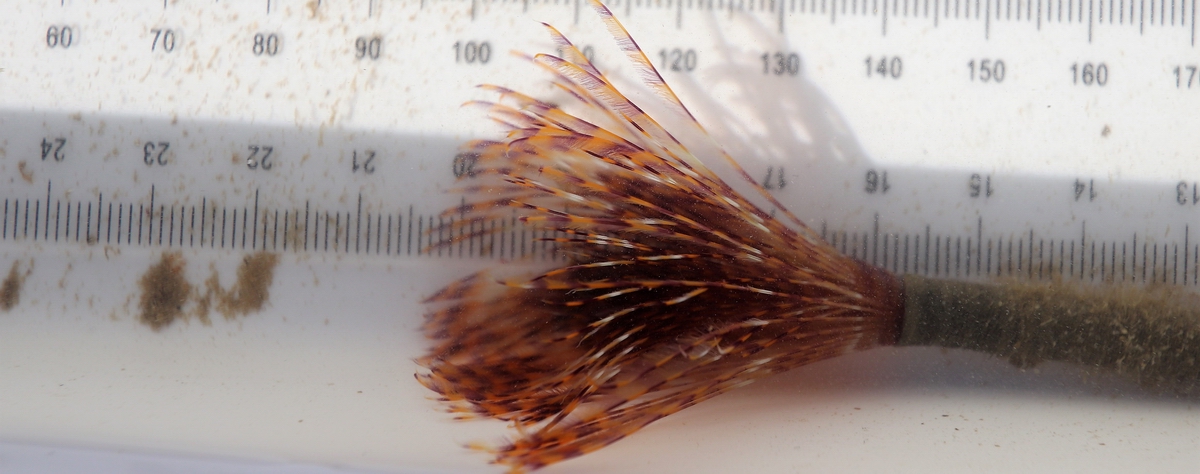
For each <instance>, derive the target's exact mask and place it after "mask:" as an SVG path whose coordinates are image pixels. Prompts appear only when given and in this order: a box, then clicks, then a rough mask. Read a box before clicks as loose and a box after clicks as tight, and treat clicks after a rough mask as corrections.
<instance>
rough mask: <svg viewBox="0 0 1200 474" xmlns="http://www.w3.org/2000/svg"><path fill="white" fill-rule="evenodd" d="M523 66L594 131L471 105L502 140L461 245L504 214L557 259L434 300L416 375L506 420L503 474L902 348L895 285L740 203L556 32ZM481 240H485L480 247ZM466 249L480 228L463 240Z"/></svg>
mask: <svg viewBox="0 0 1200 474" xmlns="http://www.w3.org/2000/svg"><path fill="white" fill-rule="evenodd" d="M594 5H595V8H596V10H597V11H598V12H599V15H600V17H601V18H602V19H603V21H604V23H605V24H606V25H607V27H608V29H609V31H610V33H612V35H613V36H614V37H615V38H616V42H617V44H618V46H619V47H620V48H621V49H622V51H623V52H624V53H625V55H626V57H627V58H628V60H630V61H631V62H632V63H633V65H634V67H635V70H637V71H638V73H639V74H640V76H641V79H642V82H643V83H644V84H645V85H646V86H647V87H649V88H650V89H651V90H652V91H654V92H655V93H656V95H657V96H658V97H659V98H660V99H661V100H662V101H664V104H665V105H666V108H667V109H668V110H669V111H671V113H677V114H678V115H680V117H682V118H683V119H684V121H685V122H687V124H688V126H691V127H695V129H694V130H690V132H700V133H703V128H701V127H700V125H699V124H698V123H697V122H696V121H695V119H694V118H692V117H691V114H690V113H689V112H688V111H687V108H686V107H684V105H683V104H682V103H681V102H680V101H679V99H678V98H677V97H676V96H675V94H674V93H673V92H672V91H671V89H670V88H669V87H668V86H667V85H666V83H665V81H664V80H663V79H662V77H661V76H660V75H659V74H658V72H657V71H656V70H655V69H654V67H653V66H652V65H651V64H650V62H649V60H648V59H647V58H646V56H645V55H644V54H643V53H642V51H641V50H640V49H639V48H638V46H637V44H636V43H635V42H634V40H633V38H632V37H630V35H629V34H628V33H627V32H626V31H625V29H624V28H623V27H622V26H621V24H620V23H618V22H617V20H616V19H615V18H614V17H613V15H612V14H611V13H610V12H609V11H608V10H607V9H606V8H605V7H604V6H603V5H601V4H599V3H598V2H594ZM547 29H548V31H549V33H550V35H551V37H552V38H553V39H554V41H555V43H556V44H557V46H559V51H560V55H561V56H553V55H548V54H539V55H536V56H533V57H530V58H529V59H530V61H532V62H533V63H534V64H536V65H538V66H540V67H542V68H543V69H545V70H546V71H548V72H549V73H550V75H551V76H552V78H553V79H552V80H553V83H554V85H556V86H557V87H558V88H559V89H561V90H563V91H566V92H567V93H569V95H570V96H571V97H572V98H573V99H574V100H575V101H577V102H578V103H577V104H575V105H576V106H578V107H580V108H582V109H583V110H585V111H586V112H587V114H586V116H587V117H589V118H592V121H586V120H584V119H583V118H580V117H581V116H582V115H585V114H571V113H568V112H566V111H565V110H564V109H563V108H560V107H559V106H557V105H554V104H550V103H546V102H543V101H540V100H538V99H535V98H533V97H530V96H527V95H524V94H521V93H519V92H516V91H513V90H509V89H506V88H504V87H499V86H483V87H484V88H485V89H487V90H490V91H493V92H495V93H497V94H498V95H499V97H500V99H499V100H498V101H496V102H476V103H474V104H475V105H479V106H481V107H484V108H485V109H486V110H487V113H488V116H489V117H491V118H492V119H493V120H495V121H497V122H499V123H501V124H503V125H504V126H505V127H506V128H507V130H508V132H507V135H505V136H504V137H503V138H502V139H499V140H480V141H474V142H471V143H468V144H467V145H465V147H466V152H467V153H470V154H472V155H473V156H474V157H476V158H477V161H476V170H477V171H478V172H477V173H476V174H475V176H474V177H473V178H472V179H471V181H469V182H466V183H465V187H464V190H465V191H464V192H465V193H466V195H467V202H466V203H465V204H464V205H463V206H461V207H458V208H455V209H453V210H451V211H447V212H449V213H453V214H454V215H457V216H461V219H459V220H458V221H457V222H456V223H455V224H454V225H455V226H460V229H483V228H484V226H482V225H478V224H480V223H482V222H486V221H489V220H492V219H499V218H505V219H507V218H509V217H511V216H512V215H513V214H514V213H515V214H516V215H517V216H519V219H520V220H521V221H522V222H524V223H525V224H526V225H529V226H533V227H534V228H537V229H543V230H548V231H552V232H553V233H554V235H556V237H554V238H552V239H550V240H552V241H553V243H554V245H555V246H556V248H557V252H559V255H560V256H562V257H564V258H562V259H561V260H564V261H565V263H564V264H562V265H561V266H559V267H557V268H553V269H550V270H547V271H544V272H541V273H537V274H533V275H524V276H518V277H513V276H507V275H506V276H500V275H492V274H490V273H479V274H474V275H471V276H468V277H466V278H463V279H461V280H459V281H457V282H455V283H453V284H451V285H449V286H447V287H445V288H444V289H442V290H441V291H440V292H438V293H436V294H434V295H432V296H431V297H430V298H429V299H428V300H427V303H428V304H429V307H430V312H429V314H428V315H427V320H426V323H425V327H424V330H425V332H426V335H427V336H428V337H429V339H430V340H431V341H432V347H431V348H430V350H429V352H428V354H427V355H426V356H425V357H423V358H421V359H420V360H419V361H418V362H419V363H420V364H421V366H422V367H424V370H423V371H422V372H421V373H419V374H418V375H417V379H418V380H419V381H420V382H421V383H422V384H424V385H425V386H426V387H428V388H429V389H430V390H433V391H434V392H437V393H438V394H439V396H440V399H441V400H443V401H444V402H445V403H446V404H447V406H448V407H449V410H450V411H451V412H454V413H457V414H460V415H461V416H462V417H466V418H470V417H482V418H492V419H499V420H505V421H509V422H511V423H512V424H513V425H514V426H515V428H516V433H517V434H516V436H515V437H514V438H513V439H511V440H510V441H509V442H508V443H506V444H503V445H501V446H495V447H489V448H485V449H487V450H489V451H490V452H492V453H493V454H494V455H495V462H496V463H499V464H504V465H508V466H510V467H512V468H513V469H514V470H523V469H536V468H539V467H542V466H546V465H548V464H551V463H554V462H558V461H561V460H564V459H568V458H571V457H575V456H578V455H581V454H583V453H587V452H589V451H593V450H596V449H599V448H601V447H603V446H606V445H608V444H610V443H612V442H615V441H617V440H619V439H621V438H623V437H625V436H627V435H629V434H630V433H633V432H635V431H637V430H638V429H640V428H642V427H644V426H646V425H647V424H649V423H651V422H653V421H655V420H657V419H659V418H662V417H664V416H667V415H670V414H672V413H675V412H678V411H679V410H682V409H684V408H687V407H689V406H691V405H693V404H696V403H698V402H701V401H704V400H707V399H709V398H712V397H714V396H716V395H719V394H721V393H724V392H726V391H729V390H732V389H734V388H737V387H741V386H744V385H746V384H748V383H751V382H753V381H754V380H756V379H758V378H761V377H764V376H767V375H770V374H772V373H776V372H781V371H786V370H788V369H791V368H794V367H797V366H800V365H804V364H807V363H811V362H814V361H817V360H821V359H825V358H829V357H834V356H837V355H840V354H843V353H845V352H847V351H851V350H857V349H863V348H868V347H873V346H876V345H880V344H891V343H894V342H895V340H896V338H897V337H898V335H899V320H900V315H899V314H897V308H899V307H902V305H901V304H898V303H897V302H896V301H895V299H896V298H899V296H898V295H897V294H894V292H892V289H894V288H896V287H897V286H898V285H897V284H896V282H895V281H894V277H892V276H891V275H888V274H886V273H884V272H881V271H878V270H875V269H873V268H870V267H867V266H864V265H862V264H860V263H859V262H857V261H855V260H853V259H851V258H849V257H846V256H843V255H841V254H840V253H838V252H837V251H835V250H834V249H832V248H830V247H829V246H828V245H827V244H826V243H824V242H823V241H822V240H821V239H820V238H819V237H817V236H816V235H815V234H814V233H813V232H812V231H811V230H809V229H808V228H806V227H805V226H804V225H803V224H802V223H800V221H799V220H797V219H795V218H794V217H792V216H791V214H789V213H787V212H786V210H784V209H783V207H782V206H781V205H779V203H778V202H776V201H775V200H774V198H772V197H771V196H770V195H769V194H767V193H766V191H764V190H762V188H761V187H758V185H757V184H755V183H754V182H753V180H751V179H749V175H747V174H746V173H745V172H744V171H742V169H741V168H740V167H739V166H738V165H737V163H736V162H735V161H733V160H732V158H729V157H728V155H725V157H726V159H728V160H729V163H731V164H732V167H733V168H734V170H735V171H736V172H737V173H739V174H740V175H741V178H742V179H746V180H747V181H748V182H749V185H752V186H754V187H756V188H757V190H758V191H759V192H760V193H761V195H762V197H763V199H765V200H766V201H768V202H770V203H771V204H772V205H773V206H775V207H776V208H778V209H780V210H783V212H784V214H785V215H786V216H787V217H789V219H790V221H789V222H785V221H782V220H777V219H775V218H773V217H772V216H771V215H770V214H769V213H768V212H766V211H764V209H763V208H761V207H760V206H758V205H756V204H755V203H754V202H752V201H751V200H750V199H748V198H747V197H745V196H743V195H742V194H740V193H738V192H737V191H736V190H734V189H733V188H732V187H731V186H730V185H729V184H728V183H727V182H725V181H723V180H722V179H721V178H720V177H718V176H717V175H716V174H715V173H714V172H713V171H712V170H710V169H709V168H708V167H706V166H705V165H704V164H703V163H702V162H701V161H700V160H699V159H697V158H696V157H695V156H693V154H692V153H691V152H690V151H689V150H688V148H687V147H685V146H684V145H683V144H682V143H681V142H680V141H679V140H677V139H676V138H675V136H674V135H672V134H671V133H670V132H668V131H667V130H666V129H665V128H664V127H663V126H661V125H660V124H659V122H657V121H656V120H655V119H653V118H651V117H650V116H649V114H647V113H646V112H645V111H644V109H643V108H641V107H639V106H638V105H637V104H635V103H633V102H632V101H630V100H629V99H626V98H625V96H624V95H622V93H621V92H620V91H618V90H617V88H616V87H615V86H614V85H613V83H612V81H610V80H609V79H608V78H607V77H605V75H604V74H603V73H602V72H601V71H600V70H599V69H597V68H596V66H595V65H594V64H592V63H591V62H590V61H588V59H586V58H585V57H584V55H583V54H582V53H580V51H579V50H578V49H577V48H576V47H575V46H574V45H572V43H571V42H570V41H569V40H567V38H565V37H564V36H563V35H561V34H560V33H558V31H556V30H554V29H553V28H552V27H549V26H547ZM475 232H476V233H486V232H487V231H482V230H481V231H475ZM461 234H462V235H463V237H462V238H469V237H470V236H471V232H462V233H461Z"/></svg>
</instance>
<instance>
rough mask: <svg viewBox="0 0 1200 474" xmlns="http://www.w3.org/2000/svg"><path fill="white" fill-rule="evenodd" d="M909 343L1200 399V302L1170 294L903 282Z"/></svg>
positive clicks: (904, 342) (903, 339)
mask: <svg viewBox="0 0 1200 474" xmlns="http://www.w3.org/2000/svg"><path fill="white" fill-rule="evenodd" d="M903 281H904V292H905V308H904V321H903V326H902V329H901V334H900V339H899V341H898V342H897V344H898V345H901V346H939V347H948V348H961V349H970V350H974V351H980V352H986V353H990V354H995V355H997V356H1000V357H1004V358H1007V359H1008V360H1009V361H1010V362H1012V363H1013V364H1015V365H1017V366H1021V367H1028V366H1031V365H1034V364H1037V363H1038V362H1041V361H1051V360H1053V361H1064V362H1072V363H1077V364H1081V365H1084V366H1087V367H1093V368H1099V369H1105V370H1108V371H1113V372H1116V373H1120V374H1123V375H1127V376H1130V377H1132V378H1134V379H1136V380H1137V381H1138V382H1140V383H1142V384H1143V385H1146V386H1150V387H1157V388H1161V389H1163V390H1167V391H1178V392H1182V393H1187V394H1193V395H1194V394H1200V298H1197V297H1196V296H1195V295H1193V294H1190V293H1185V292H1183V291H1181V290H1172V289H1169V288H1155V287H1144V286H1143V287H1139V286H1114V285H1095V286H1087V285H1072V284H1065V283H1052V284H1033V283H1024V282H1004V283H972V282H961V281H949V280H937V279H929V278H924V277H919V276H912V275H906V276H904V277H903Z"/></svg>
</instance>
